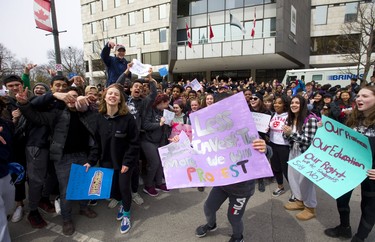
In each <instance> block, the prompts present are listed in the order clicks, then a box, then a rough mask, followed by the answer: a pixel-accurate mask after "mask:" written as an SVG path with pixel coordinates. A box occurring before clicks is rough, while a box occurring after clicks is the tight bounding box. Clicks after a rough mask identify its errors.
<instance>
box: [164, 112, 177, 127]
mask: <svg viewBox="0 0 375 242" xmlns="http://www.w3.org/2000/svg"><path fill="white" fill-rule="evenodd" d="M174 115H175V113H174V112H171V111H169V110H167V109H164V112H163V117H164V118H165V124H168V125H169V126H170V125H171V123H172V120H173V119H174Z"/></svg>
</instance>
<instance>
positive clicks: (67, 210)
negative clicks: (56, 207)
mask: <svg viewBox="0 0 375 242" xmlns="http://www.w3.org/2000/svg"><path fill="white" fill-rule="evenodd" d="M73 163H74V164H77V165H84V164H86V163H87V154H86V153H85V152H79V153H72V154H64V155H63V157H62V158H61V160H59V161H55V168H56V175H57V180H58V181H59V190H60V206H61V215H62V217H63V221H64V222H67V221H71V220H72V201H67V200H66V189H67V187H68V181H69V174H70V167H71V166H72V164H73ZM79 205H80V209H84V208H86V207H87V200H85V201H79Z"/></svg>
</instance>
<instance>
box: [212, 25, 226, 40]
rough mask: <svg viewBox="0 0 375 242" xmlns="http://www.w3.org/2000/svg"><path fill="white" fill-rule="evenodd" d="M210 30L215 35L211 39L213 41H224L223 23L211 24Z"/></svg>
mask: <svg viewBox="0 0 375 242" xmlns="http://www.w3.org/2000/svg"><path fill="white" fill-rule="evenodd" d="M212 31H213V32H214V35H215V37H213V38H212V39H211V41H212V42H213V43H216V42H223V41H224V25H223V24H219V25H212Z"/></svg>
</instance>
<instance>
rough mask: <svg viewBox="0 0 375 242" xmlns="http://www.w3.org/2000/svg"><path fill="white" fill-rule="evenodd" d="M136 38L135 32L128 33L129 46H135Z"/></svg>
mask: <svg viewBox="0 0 375 242" xmlns="http://www.w3.org/2000/svg"><path fill="white" fill-rule="evenodd" d="M136 44H137V43H136V38H135V34H130V35H129V46H130V47H134V46H136Z"/></svg>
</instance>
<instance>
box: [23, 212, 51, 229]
mask: <svg viewBox="0 0 375 242" xmlns="http://www.w3.org/2000/svg"><path fill="white" fill-rule="evenodd" d="M27 220H29V222H30V224H31V227H33V228H34V229H41V228H44V227H46V226H47V222H46V221H45V220H44V219H43V218H42V216H41V215H40V213H39V211H38V210H35V211H30V213H29V216H27Z"/></svg>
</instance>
